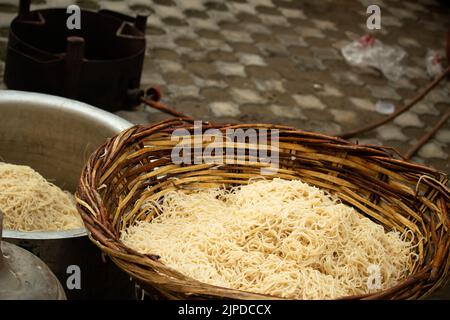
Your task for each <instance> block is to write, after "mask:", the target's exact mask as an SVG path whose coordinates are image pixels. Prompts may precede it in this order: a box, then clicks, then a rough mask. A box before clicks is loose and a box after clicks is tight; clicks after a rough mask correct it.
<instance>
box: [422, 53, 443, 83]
mask: <svg viewBox="0 0 450 320" xmlns="http://www.w3.org/2000/svg"><path fill="white" fill-rule="evenodd" d="M442 57H443V54H442V53H441V52H439V51H435V50H428V51H427V54H426V56H425V64H426V66H427V73H428V75H429V76H430V77H431V78H435V77H437V76H438V75H440V74H441V73H442V72H443V71H444V67H442V64H441V61H442Z"/></svg>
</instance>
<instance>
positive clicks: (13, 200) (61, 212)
mask: <svg viewBox="0 0 450 320" xmlns="http://www.w3.org/2000/svg"><path fill="white" fill-rule="evenodd" d="M0 210H2V211H3V213H4V214H5V216H4V221H3V225H4V228H6V229H10V230H19V231H38V230H39V231H51V230H69V229H76V228H81V227H83V221H82V220H81V217H80V215H79V214H78V212H77V208H76V203H75V198H74V196H73V195H71V194H70V193H68V192H64V191H62V190H61V189H59V188H58V187H57V186H55V185H54V184H52V183H50V182H48V181H47V180H45V178H43V177H42V176H41V175H40V174H39V173H37V172H36V171H34V170H33V169H32V168H30V167H27V166H18V165H13V164H7V163H3V162H0Z"/></svg>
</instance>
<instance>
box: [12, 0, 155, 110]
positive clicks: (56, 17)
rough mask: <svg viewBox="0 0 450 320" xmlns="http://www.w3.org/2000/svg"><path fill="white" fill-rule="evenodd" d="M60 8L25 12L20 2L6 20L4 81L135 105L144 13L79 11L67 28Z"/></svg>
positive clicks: (108, 105) (111, 106) (104, 104)
mask: <svg viewBox="0 0 450 320" xmlns="http://www.w3.org/2000/svg"><path fill="white" fill-rule="evenodd" d="M69 16H70V14H68V13H66V8H58V9H45V10H35V11H30V0H21V1H20V7H19V14H18V16H17V17H16V18H15V19H14V20H13V21H12V23H11V28H10V33H9V42H8V48H7V55H6V66H5V74H4V80H5V83H6V85H7V87H8V88H9V89H15V90H24V91H33V92H42V93H48V94H53V95H58V96H64V97H68V98H72V99H76V100H80V101H83V102H86V103H89V104H92V105H94V106H97V107H100V108H103V109H107V110H109V111H115V110H118V109H125V108H129V107H131V106H133V105H136V104H138V103H139V99H140V97H141V96H142V94H143V92H142V90H140V89H139V87H140V79H141V72H142V66H143V62H144V55H145V48H146V43H145V29H146V22H147V16H146V15H137V17H136V18H133V17H129V16H126V15H123V14H120V13H117V12H113V11H109V10H100V11H98V12H94V11H88V10H81V29H80V30H76V29H75V30H69V29H68V28H67V26H66V21H67V19H68V17H69Z"/></svg>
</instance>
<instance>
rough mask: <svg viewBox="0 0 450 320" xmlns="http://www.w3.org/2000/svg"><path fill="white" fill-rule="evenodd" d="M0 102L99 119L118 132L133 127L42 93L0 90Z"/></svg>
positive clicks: (99, 110) (70, 101)
mask: <svg viewBox="0 0 450 320" xmlns="http://www.w3.org/2000/svg"><path fill="white" fill-rule="evenodd" d="M0 102H1V103H8V102H10V103H26V104H28V103H30V104H36V103H38V104H40V105H42V106H45V107H46V108H54V109H57V110H60V111H61V110H66V111H69V112H74V113H78V114H82V115H83V116H85V117H86V118H91V119H101V120H102V122H104V123H105V124H107V125H109V126H111V127H113V128H117V130H118V131H122V130H125V129H128V128H129V127H131V126H132V125H133V124H132V123H131V122H129V121H127V120H125V119H123V118H121V117H119V116H116V115H115V114H112V113H110V112H107V111H104V110H102V109H99V108H96V107H93V106H91V105H89V104H86V103H84V102H80V101H76V100H71V99H67V98H63V97H59V96H52V95H48V94H43V93H36V92H27V91H18V90H0ZM0 107H1V106H0Z"/></svg>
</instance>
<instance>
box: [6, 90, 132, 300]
mask: <svg viewBox="0 0 450 320" xmlns="http://www.w3.org/2000/svg"><path fill="white" fill-rule="evenodd" d="M0 119H1V120H2V121H1V122H0V161H4V162H9V163H13V164H23V165H28V166H30V167H32V168H33V169H34V170H36V171H38V172H39V173H40V174H41V175H43V176H44V177H45V178H46V179H48V180H49V181H52V182H53V183H55V184H56V185H58V186H59V187H61V188H62V189H64V190H67V191H70V192H75V189H76V188H77V186H78V181H79V178H80V174H81V170H82V168H83V166H84V163H85V162H86V160H87V158H88V157H89V155H90V154H91V152H93V151H94V150H95V149H96V148H97V147H98V146H99V145H100V144H102V143H104V142H105V141H106V139H107V138H108V137H111V136H113V135H116V134H117V133H119V132H120V131H122V130H124V129H126V128H128V127H130V126H131V125H132V124H131V123H129V122H128V121H126V120H124V119H122V118H119V117H118V116H115V115H113V114H111V113H108V112H106V111H103V110H100V109H97V108H94V107H92V106H90V105H87V104H85V103H81V102H78V101H74V100H69V99H66V98H61V97H56V96H50V95H45V94H39V93H30V92H22V91H12V90H11V91H10V90H0ZM3 237H4V239H5V240H6V241H9V242H13V243H15V244H17V245H19V246H21V247H24V248H26V249H28V250H29V251H31V252H33V253H34V254H36V255H37V256H39V257H40V258H41V259H42V260H43V261H44V262H46V263H47V264H48V265H49V267H50V269H52V271H53V272H54V273H55V274H56V276H57V277H58V278H59V280H60V281H61V283H62V284H63V286H64V287H65V289H66V293H67V296H68V297H69V298H93V297H94V298H101V297H114V298H117V297H123V294H126V293H125V292H126V290H124V288H123V286H122V288H111V287H108V285H109V284H108V283H106V284H105V283H101V282H105V281H106V282H108V281H107V280H108V279H106V278H105V277H108V278H109V279H110V280H111V278H115V281H117V277H119V278H120V277H122V278H125V279H126V281H127V282H128V283H129V281H128V277H126V276H125V275H124V274H123V275H122V274H121V273H119V272H118V271H117V272H116V270H114V269H112V268H113V267H112V264H111V263H108V264H105V263H103V262H102V261H101V255H100V251H98V250H97V249H96V248H95V247H94V246H93V245H92V244H91V243H90V241H89V239H88V238H87V234H86V230H85V229H84V228H81V229H74V230H67V231H45V232H44V231H38V232H21V231H13V230H4V231H3ZM69 265H77V266H79V267H80V270H81V284H82V286H81V289H76V288H75V289H72V290H69V289H68V287H67V286H66V281H67V279H68V277H69V276H70V274H68V273H67V267H68V266H69ZM110 265H111V266H110ZM109 282H111V281H109ZM112 282H113V283H114V281H112ZM118 282H119V283H120V281H118ZM118 285H119V284H118ZM115 289H117V290H115ZM130 290H131V289H130ZM116 291H117V292H116Z"/></svg>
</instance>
